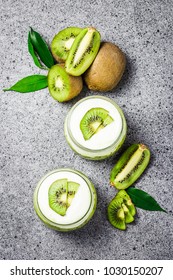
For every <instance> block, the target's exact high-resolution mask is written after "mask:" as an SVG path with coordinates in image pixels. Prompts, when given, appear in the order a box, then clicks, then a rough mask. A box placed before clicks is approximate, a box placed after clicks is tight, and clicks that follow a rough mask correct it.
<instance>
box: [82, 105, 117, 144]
mask: <svg viewBox="0 0 173 280" xmlns="http://www.w3.org/2000/svg"><path fill="white" fill-rule="evenodd" d="M112 121H113V118H112V117H111V116H110V115H109V112H108V111H107V110H105V109H103V108H100V107H98V108H92V109H90V110H88V111H87V112H86V113H85V115H84V116H83V118H82V119H81V121H80V129H81V132H82V134H83V137H84V139H85V140H88V139H90V138H91V137H92V136H93V135H94V134H95V133H98V132H99V131H100V129H102V128H104V127H105V126H107V125H108V124H110V123H111V122H112Z"/></svg>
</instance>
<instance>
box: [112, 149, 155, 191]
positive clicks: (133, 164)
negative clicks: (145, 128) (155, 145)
mask: <svg viewBox="0 0 173 280" xmlns="http://www.w3.org/2000/svg"><path fill="white" fill-rule="evenodd" d="M149 160H150V151H149V149H148V148H147V147H146V146H145V145H144V144H133V145H131V146H130V147H129V148H128V149H127V150H126V151H125V152H124V153H123V155H122V156H121V157H120V159H119V160H118V162H117V164H116V165H115V166H114V168H113V169H112V171H111V174H110V183H111V185H112V186H115V187H116V188H117V189H126V188H128V187H129V186H131V185H132V184H133V183H134V182H135V181H136V180H137V179H138V178H139V177H140V175H141V174H142V173H143V172H144V170H145V169H146V167H147V165H148V163H149Z"/></svg>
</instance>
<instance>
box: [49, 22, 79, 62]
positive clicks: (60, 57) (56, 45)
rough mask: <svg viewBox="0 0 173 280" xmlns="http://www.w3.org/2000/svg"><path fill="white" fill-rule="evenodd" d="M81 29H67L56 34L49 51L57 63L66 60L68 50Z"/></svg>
mask: <svg viewBox="0 0 173 280" xmlns="http://www.w3.org/2000/svg"><path fill="white" fill-rule="evenodd" d="M81 30H82V28H79V27H67V28H65V29H63V30H61V31H60V32H59V33H58V34H56V35H55V36H54V38H53V40H52V42H51V51H52V54H53V56H54V58H55V59H56V61H57V62H64V61H65V60H66V59H67V56H68V53H69V50H70V48H71V46H72V44H73V42H74V40H75V38H76V37H77V35H79V33H80V32H81Z"/></svg>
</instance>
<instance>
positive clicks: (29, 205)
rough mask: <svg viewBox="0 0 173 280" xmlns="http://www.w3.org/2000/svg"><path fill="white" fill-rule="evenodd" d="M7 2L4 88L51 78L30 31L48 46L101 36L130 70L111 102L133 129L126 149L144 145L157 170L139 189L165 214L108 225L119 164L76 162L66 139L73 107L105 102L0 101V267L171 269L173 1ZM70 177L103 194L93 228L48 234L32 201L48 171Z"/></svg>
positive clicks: (23, 97)
mask: <svg viewBox="0 0 173 280" xmlns="http://www.w3.org/2000/svg"><path fill="white" fill-rule="evenodd" d="M0 2H1V5H0V6H1V32H0V39H1V48H0V57H1V87H2V88H5V87H9V86H11V85H13V84H14V83H15V82H17V81H18V80H19V79H21V78H23V77H25V76H28V75H31V74H37V73H45V72H44V71H40V70H39V69H37V68H36V67H35V65H34V64H33V61H32V59H31V57H30V55H29V53H28V50H27V35H28V30H29V26H32V27H33V28H34V29H35V30H37V31H38V32H39V33H41V34H42V35H43V36H44V38H45V39H46V40H47V42H48V43H50V42H51V40H52V38H53V36H54V35H55V34H56V33H57V32H58V31H59V30H61V29H63V28H65V27H67V26H81V27H84V26H88V25H92V26H95V27H96V28H97V29H98V30H99V31H100V33H101V36H102V40H108V41H111V42H114V43H116V44H117V45H119V47H120V48H122V50H123V51H124V52H125V54H126V57H127V69H126V72H125V74H124V76H123V79H122V81H121V82H120V84H119V85H118V87H117V88H116V89H114V90H113V91H112V92H108V93H106V94H105V95H106V96H108V97H110V98H112V99H113V100H115V101H116V102H117V103H118V104H119V105H120V106H121V107H122V109H123V110H124V113H125V116H126V118H127V123H128V134H127V140H126V142H125V144H124V147H123V149H125V148H126V147H127V146H129V145H130V144H132V143H134V142H143V143H145V144H147V145H148V146H149V147H150V149H151V153H152V157H151V163H150V165H149V168H148V169H147V170H146V172H145V174H144V175H143V176H142V177H141V178H140V179H139V180H138V181H137V182H136V184H135V186H136V187H138V188H141V189H143V190H145V191H147V192H148V193H150V194H151V195H152V196H153V197H155V199H156V200H157V201H158V202H159V203H160V205H161V206H162V207H164V208H165V209H166V210H167V211H168V214H165V213H161V212H147V211H144V210H140V209H138V214H137V217H136V220H135V223H134V224H131V225H129V226H128V229H127V231H126V232H121V231H119V230H116V229H114V228H113V227H112V226H111V225H110V224H109V222H108V221H107V219H106V207H107V204H108V203H109V201H110V200H111V199H112V197H113V196H114V194H115V189H114V188H111V187H110V186H109V173H110V170H111V168H112V167H113V166H114V164H115V162H116V160H117V158H118V155H117V156H115V157H114V158H111V159H108V160H105V161H101V162H91V161H87V160H84V159H82V158H80V157H79V156H77V155H75V154H74V153H73V151H72V150H71V149H70V148H69V146H68V145H67V143H66V141H65V138H64V134H63V123H64V118H65V116H66V114H67V112H68V111H69V109H70V108H71V107H72V105H73V104H75V102H76V101H78V100H79V99H81V98H82V97H84V96H88V95H93V94H98V93H94V92H92V91H89V90H88V89H87V88H86V87H84V90H83V92H82V93H81V94H80V96H79V97H77V98H76V99H75V100H73V101H71V102H69V103H68V104H59V103H57V102H56V101H55V100H53V99H52V98H51V97H50V95H49V93H48V90H47V89H45V90H41V91H38V92H35V93H28V94H20V93H15V92H3V91H2V92H1V95H0V98H1V101H0V107H1V110H0V120H1V125H0V133H1V137H0V148H1V152H0V158H1V160H0V203H1V205H0V223H1V226H0V258H1V259H173V249H172V248H173V191H172V187H173V186H172V163H173V154H172V149H173V146H172V139H173V127H172V116H173V114H172V113H173V112H172V111H173V109H172V103H173V99H172V86H173V84H172V71H173V68H172V61H173V53H172V52H173V49H172V45H173V31H172V30H173V29H172V14H173V4H172V0H165V1H161V0H145V1H144V0H138V1H137V0H136V1H132V0H125V1H122V0H121V1H120V0H117V1H113V0H112V1H102V0H97V1H92V0H88V1H78V0H77V1H69V0H64V1H59V0H56V1H55V0H53V1H50V0H46V1H40V0H38V1H34V0H28V1H16V0H13V1H12V0H6V1H0ZM58 167H71V168H74V169H78V170H80V171H82V172H84V173H85V174H86V175H87V176H88V177H89V178H90V179H91V180H92V181H93V183H94V185H95V187H96V189H97V193H98V207H97V210H96V213H95V215H94V217H93V219H92V220H91V221H90V223H89V224H88V225H87V226H85V227H84V228H83V229H81V230H79V231H76V232H71V233H59V232H55V231H53V230H51V229H48V228H47V227H46V226H44V224H42V223H41V221H40V220H39V219H38V218H37V216H36V214H35V212H34V210H33V202H32V197H33V192H34V189H35V186H36V184H37V182H38V181H39V180H40V178H41V177H42V176H43V175H45V174H46V173H47V172H48V171H50V170H52V169H54V168H58Z"/></svg>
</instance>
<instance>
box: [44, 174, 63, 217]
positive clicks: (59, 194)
mask: <svg viewBox="0 0 173 280" xmlns="http://www.w3.org/2000/svg"><path fill="white" fill-rule="evenodd" d="M48 198H49V206H50V208H51V209H52V210H54V211H55V212H56V213H58V214H59V215H61V216H64V215H65V214H66V211H67V179H59V180H56V181H55V182H53V183H52V184H51V186H50V188H49V191H48Z"/></svg>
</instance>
